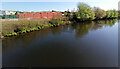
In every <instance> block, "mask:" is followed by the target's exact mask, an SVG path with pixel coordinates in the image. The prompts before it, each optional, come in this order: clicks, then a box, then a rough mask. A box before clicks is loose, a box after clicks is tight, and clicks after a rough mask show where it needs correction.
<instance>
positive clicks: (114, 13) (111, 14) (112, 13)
mask: <svg viewBox="0 0 120 69" xmlns="http://www.w3.org/2000/svg"><path fill="white" fill-rule="evenodd" d="M117 17H118V11H116V10H109V11H106V18H117Z"/></svg>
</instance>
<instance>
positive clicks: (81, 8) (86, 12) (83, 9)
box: [76, 3, 95, 21]
mask: <svg viewBox="0 0 120 69" xmlns="http://www.w3.org/2000/svg"><path fill="white" fill-rule="evenodd" d="M76 16H77V18H78V19H80V20H82V21H84V20H93V19H95V12H94V11H93V10H92V9H91V7H90V6H88V5H87V4H84V3H79V4H78V12H77V13H76Z"/></svg>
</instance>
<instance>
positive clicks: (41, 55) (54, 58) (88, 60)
mask: <svg viewBox="0 0 120 69" xmlns="http://www.w3.org/2000/svg"><path fill="white" fill-rule="evenodd" d="M118 22H119V20H103V21H102V20H101V21H93V22H82V23H75V24H70V25H64V26H59V27H56V28H48V29H42V30H39V31H34V32H31V33H26V34H22V35H19V36H15V37H10V38H6V39H3V40H2V43H3V46H2V47H3V67H16V66H19V67H20V66H22V67H23V66H24V67H29V66H30V67H31V66H39V67H117V66H118Z"/></svg>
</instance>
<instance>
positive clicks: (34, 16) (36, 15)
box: [33, 12, 41, 19]
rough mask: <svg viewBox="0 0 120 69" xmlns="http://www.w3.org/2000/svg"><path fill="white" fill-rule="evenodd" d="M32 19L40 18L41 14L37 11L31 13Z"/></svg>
mask: <svg viewBox="0 0 120 69" xmlns="http://www.w3.org/2000/svg"><path fill="white" fill-rule="evenodd" d="M33 19H41V14H40V13H39V12H37V13H35V14H33Z"/></svg>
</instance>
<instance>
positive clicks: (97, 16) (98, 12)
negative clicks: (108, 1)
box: [94, 7, 106, 19]
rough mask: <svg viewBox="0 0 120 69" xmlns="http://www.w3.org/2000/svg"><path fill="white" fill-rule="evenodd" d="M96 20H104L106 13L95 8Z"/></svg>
mask: <svg viewBox="0 0 120 69" xmlns="http://www.w3.org/2000/svg"><path fill="white" fill-rule="evenodd" d="M94 11H95V17H96V19H102V18H104V17H105V16H106V11H104V10H103V9H101V8H97V7H94Z"/></svg>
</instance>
